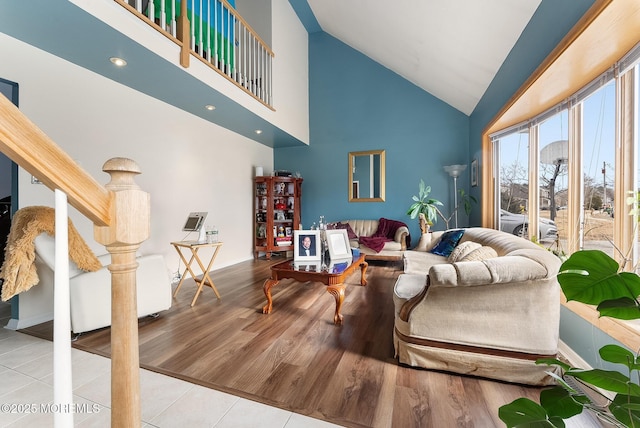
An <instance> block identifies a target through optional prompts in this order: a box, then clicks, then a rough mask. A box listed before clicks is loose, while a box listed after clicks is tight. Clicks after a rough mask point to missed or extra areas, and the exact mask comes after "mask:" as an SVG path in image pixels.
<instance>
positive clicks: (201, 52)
mask: <svg viewBox="0 0 640 428" xmlns="http://www.w3.org/2000/svg"><path fill="white" fill-rule="evenodd" d="M198 24H199V25H200V31H198V43H196V44H197V46H198V52H199V53H200V55H201V56H202V55H204V51H203V50H202V32H203V31H204V28H203V27H202V0H200V13H199V14H198ZM193 25H194V26H195V23H194V24H193Z"/></svg>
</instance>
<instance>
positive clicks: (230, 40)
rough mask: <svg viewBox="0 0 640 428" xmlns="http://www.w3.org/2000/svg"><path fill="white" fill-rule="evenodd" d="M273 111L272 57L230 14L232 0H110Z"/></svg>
mask: <svg viewBox="0 0 640 428" xmlns="http://www.w3.org/2000/svg"><path fill="white" fill-rule="evenodd" d="M115 2H116V3H119V4H121V5H122V6H123V7H125V8H127V9H128V10H130V11H131V12H133V13H134V14H136V15H137V16H139V17H140V18H141V19H143V20H144V21H145V22H147V23H148V24H149V25H151V26H153V27H154V28H155V29H156V30H158V31H160V32H161V33H163V34H164V35H165V36H167V37H169V38H170V39H171V40H173V41H175V42H176V43H177V44H178V45H180V46H181V49H182V51H181V55H180V64H181V65H182V66H183V67H185V68H186V67H188V66H189V57H190V55H194V56H195V57H196V58H198V59H199V60H201V61H202V62H204V63H205V64H207V65H209V66H210V67H211V68H213V69H214V70H215V71H217V72H218V73H220V74H221V75H223V76H225V77H226V78H227V79H229V80H230V81H231V82H233V83H235V84H236V85H237V86H239V87H240V88H242V89H243V90H244V91H245V92H247V93H248V94H250V95H251V96H253V97H254V98H256V99H257V100H258V101H260V102H261V103H263V104H264V105H266V106H267V107H269V108H271V109H273V87H272V79H271V76H272V59H273V56H274V55H273V52H272V51H271V49H270V48H269V47H268V46H267V45H266V44H265V43H264V41H263V40H262V39H261V38H260V36H258V34H257V33H256V32H255V31H254V30H253V29H252V28H251V27H250V26H249V24H247V22H246V21H245V20H244V19H243V18H242V17H241V16H240V15H239V14H238V13H237V12H236V10H235V9H234V3H235V1H234V0H231V1H227V0H185V1H180V0H115Z"/></svg>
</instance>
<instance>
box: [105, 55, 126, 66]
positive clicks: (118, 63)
mask: <svg viewBox="0 0 640 428" xmlns="http://www.w3.org/2000/svg"><path fill="white" fill-rule="evenodd" d="M109 61H111V62H112V63H113V64H114V65H115V66H116V67H124V66H125V65H127V61H125V60H123V59H122V58H118V57H115V56H112V57H111V58H109Z"/></svg>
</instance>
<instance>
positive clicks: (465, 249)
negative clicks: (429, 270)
mask: <svg viewBox="0 0 640 428" xmlns="http://www.w3.org/2000/svg"><path fill="white" fill-rule="evenodd" d="M480 247H482V244H479V243H477V242H473V241H465V242H463V243H461V244H460V245H458V246H457V247H456V248H455V249H454V250H453V251H452V252H451V255H450V256H449V260H448V261H449V263H455V262H457V261H459V260H461V259H462V258H463V257H464V256H466V255H467V254H469V253H470V252H472V251H473V250H475V249H478V248H480Z"/></svg>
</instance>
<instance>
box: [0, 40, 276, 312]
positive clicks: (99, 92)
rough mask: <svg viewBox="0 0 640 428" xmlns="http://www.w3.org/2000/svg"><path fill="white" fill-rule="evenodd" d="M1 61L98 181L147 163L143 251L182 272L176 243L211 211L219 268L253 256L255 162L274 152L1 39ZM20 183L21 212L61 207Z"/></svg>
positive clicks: (27, 109)
mask: <svg viewBox="0 0 640 428" xmlns="http://www.w3.org/2000/svg"><path fill="white" fill-rule="evenodd" d="M0 58H2V59H3V60H2V61H1V62H0V76H2V77H3V78H5V79H9V80H12V81H15V82H18V83H19V84H20V109H21V111H22V112H23V113H25V114H26V115H27V116H28V117H29V118H30V119H31V120H32V121H33V122H35V123H36V125H37V126H38V127H40V128H41V129H42V130H43V131H44V132H45V133H46V134H47V135H49V136H50V137H51V138H52V139H53V140H54V141H55V142H56V143H57V144H59V145H60V146H61V147H62V148H63V149H64V150H65V151H66V152H67V153H69V154H70V156H72V157H73V158H74V159H75V160H76V161H77V162H78V163H79V164H80V165H81V166H82V167H83V168H84V169H85V170H86V171H87V172H88V173H89V174H91V175H92V176H94V177H95V178H96V179H97V180H98V182H101V183H105V184H106V183H107V182H108V179H109V178H108V175H107V174H106V173H104V172H102V165H103V164H104V162H105V161H106V160H107V159H109V158H112V157H128V158H131V159H134V160H135V161H137V162H138V164H139V165H140V168H141V170H142V174H141V175H139V176H138V178H137V180H136V181H137V183H138V184H139V185H140V186H141V188H142V189H143V190H145V191H148V192H149V193H150V194H151V236H150V238H149V240H148V241H146V242H145V243H144V244H143V245H142V247H141V250H140V252H141V253H143V254H148V253H161V254H163V255H164V256H165V260H166V262H167V265H168V268H169V270H170V271H172V272H173V271H176V270H177V269H178V264H179V259H178V255H177V253H176V251H175V250H174V249H173V247H171V245H170V244H169V243H170V242H171V241H175V240H181V239H183V238H185V233H184V232H182V231H181V229H182V226H183V224H184V221H185V219H186V217H187V214H188V213H189V212H190V211H208V212H209V216H208V218H207V221H206V223H207V224H208V225H213V224H215V225H216V226H217V227H218V228H219V230H220V237H221V240H223V241H224V246H223V247H222V250H221V251H220V253H219V255H218V258H217V259H216V264H215V266H214V269H216V268H221V267H224V266H228V265H231V264H235V263H238V262H241V261H243V260H247V259H250V258H251V257H253V253H252V239H253V238H252V229H253V216H252V207H253V200H252V178H253V171H254V167H255V166H256V165H260V166H263V167H264V169H265V173H269V172H271V171H272V170H273V149H271V148H269V147H266V146H264V145H261V144H259V143H256V142H255V141H253V140H250V139H247V138H245V137H243V136H241V135H238V134H235V133H232V132H230V131H228V130H226V129H224V128H221V127H220V126H217V125H214V124H212V123H210V122H207V121H204V120H202V119H200V118H198V117H196V116H193V115H191V114H188V113H185V112H183V111H182V110H179V109H177V108H175V107H173V106H170V105H168V104H165V103H163V102H161V101H158V100H156V99H154V98H151V97H149V96H147V95H144V94H142V93H140V92H137V91H134V90H132V89H130V88H128V87H125V86H123V85H120V84H118V83H115V82H113V81H111V80H108V79H106V78H104V77H102V76H99V75H97V74H95V73H93V72H90V71H87V70H85V69H82V68H80V67H78V66H76V65H74V64H71V63H69V62H66V61H64V60H62V59H60V58H57V57H55V56H52V55H50V54H48V53H46V52H44V51H41V50H39V49H36V48H34V47H32V46H30V45H27V44H25V43H23V42H20V41H18V40H16V39H13V38H11V37H9V36H6V35H4V34H2V33H0ZM18 185H19V201H20V206H21V207H24V206H29V205H50V206H53V200H54V198H53V192H52V191H51V190H49V189H48V188H46V187H45V186H43V185H39V184H31V182H30V175H29V174H27V173H26V172H25V171H24V170H21V171H20V175H19V179H18ZM70 216H71V218H72V220H73V221H74V223H75V225H76V227H77V228H78V229H79V230H80V232H81V234H82V235H83V236H84V237H85V238H86V239H87V241H88V242H89V244H90V245H91V246H92V248H94V250H96V252H99V253H104V252H105V251H104V249H103V248H102V247H101V246H100V245H99V244H97V243H95V241H93V226H92V224H91V223H90V222H89V221H88V220H87V219H85V218H84V217H82V216H81V215H80V214H79V213H77V212H76V211H75V210H70ZM191 237H192V238H193V237H195V236H194V235H191ZM201 253H202V251H201ZM182 268H184V266H182ZM214 278H215V277H214ZM21 312H22V309H21Z"/></svg>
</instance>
